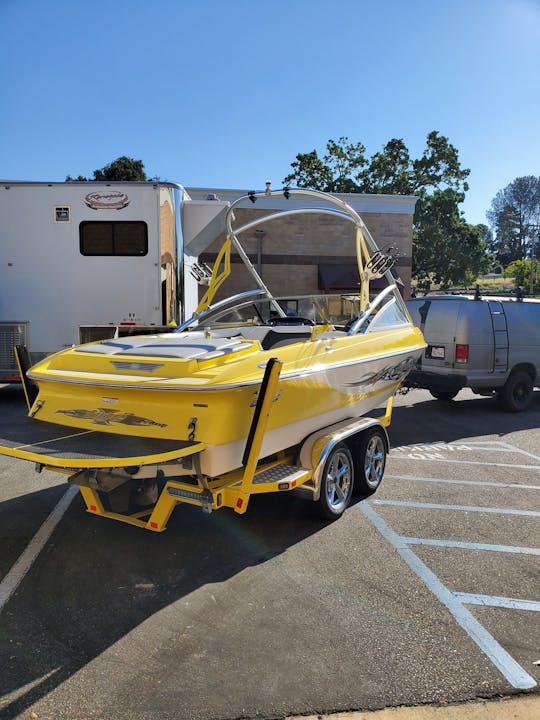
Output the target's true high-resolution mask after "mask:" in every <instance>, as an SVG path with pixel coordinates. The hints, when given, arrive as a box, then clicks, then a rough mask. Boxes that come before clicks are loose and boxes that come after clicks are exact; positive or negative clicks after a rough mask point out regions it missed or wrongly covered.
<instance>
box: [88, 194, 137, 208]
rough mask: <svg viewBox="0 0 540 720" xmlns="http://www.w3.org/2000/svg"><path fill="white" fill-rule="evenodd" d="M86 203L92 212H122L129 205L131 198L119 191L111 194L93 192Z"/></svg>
mask: <svg viewBox="0 0 540 720" xmlns="http://www.w3.org/2000/svg"><path fill="white" fill-rule="evenodd" d="M84 202H85V204H86V205H88V207H89V208H92V210H121V209H122V208H125V207H127V206H128V205H129V197H128V196H127V195H126V193H123V192H120V191H119V190H111V191H109V192H91V193H88V195H86V196H85V198H84Z"/></svg>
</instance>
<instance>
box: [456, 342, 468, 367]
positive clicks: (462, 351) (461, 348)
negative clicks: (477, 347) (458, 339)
mask: <svg viewBox="0 0 540 720" xmlns="http://www.w3.org/2000/svg"><path fill="white" fill-rule="evenodd" d="M456 362H457V363H466V362H469V346H468V345H456Z"/></svg>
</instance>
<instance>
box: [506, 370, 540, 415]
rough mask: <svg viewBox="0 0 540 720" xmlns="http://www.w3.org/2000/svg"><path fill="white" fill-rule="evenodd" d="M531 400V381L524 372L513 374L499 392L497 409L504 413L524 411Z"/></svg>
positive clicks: (519, 371)
mask: <svg viewBox="0 0 540 720" xmlns="http://www.w3.org/2000/svg"><path fill="white" fill-rule="evenodd" d="M532 399H533V379H532V377H531V376H530V375H529V373H528V372H525V370H516V371H515V372H513V373H512V374H511V375H510V377H509V378H508V380H507V381H506V382H505V384H504V385H503V386H502V388H501V389H500V391H499V397H498V401H499V407H500V408H501V410H504V411H505V412H521V411H522V410H526V409H527V408H528V407H529V405H530V404H531V402H532Z"/></svg>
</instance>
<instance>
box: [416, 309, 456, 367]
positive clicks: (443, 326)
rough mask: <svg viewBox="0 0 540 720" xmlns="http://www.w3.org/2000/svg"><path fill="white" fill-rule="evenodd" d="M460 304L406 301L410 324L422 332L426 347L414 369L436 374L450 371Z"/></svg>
mask: <svg viewBox="0 0 540 720" xmlns="http://www.w3.org/2000/svg"><path fill="white" fill-rule="evenodd" d="M461 304H462V302H461V300H460V299H458V298H456V299H455V300H453V299H448V300H447V299H444V300H443V299H437V300H431V299H422V298H415V299H414V300H408V301H407V309H408V311H409V313H410V315H411V318H412V321H413V323H414V324H415V325H416V326H417V327H419V328H420V330H422V333H423V335H424V338H425V341H426V342H427V347H426V349H425V351H424V354H423V356H422V358H421V359H420V360H419V363H418V367H419V369H421V370H426V371H428V372H429V371H432V372H437V371H440V370H441V369H444V368H449V367H453V364H454V357H455V342H456V331H457V321H458V313H459V308H460V305H461Z"/></svg>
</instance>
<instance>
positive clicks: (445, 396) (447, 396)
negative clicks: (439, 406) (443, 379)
mask: <svg viewBox="0 0 540 720" xmlns="http://www.w3.org/2000/svg"><path fill="white" fill-rule="evenodd" d="M429 392H430V393H431V395H433V397H434V398H435V399H436V400H444V401H445V402H449V401H450V400H453V399H454V398H455V397H456V395H457V392H452V391H451V390H430V391H429Z"/></svg>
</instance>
